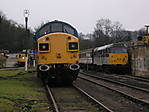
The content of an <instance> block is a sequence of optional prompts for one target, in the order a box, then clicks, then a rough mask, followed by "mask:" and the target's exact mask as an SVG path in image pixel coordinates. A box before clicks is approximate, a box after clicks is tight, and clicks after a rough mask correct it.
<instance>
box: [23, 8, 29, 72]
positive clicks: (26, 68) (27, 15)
mask: <svg viewBox="0 0 149 112" xmlns="http://www.w3.org/2000/svg"><path fill="white" fill-rule="evenodd" d="M28 17H29V10H24V18H25V29H26V33H27V36H28V29H27V28H28V27H27V24H28ZM27 70H28V53H27V49H26V60H25V71H27Z"/></svg>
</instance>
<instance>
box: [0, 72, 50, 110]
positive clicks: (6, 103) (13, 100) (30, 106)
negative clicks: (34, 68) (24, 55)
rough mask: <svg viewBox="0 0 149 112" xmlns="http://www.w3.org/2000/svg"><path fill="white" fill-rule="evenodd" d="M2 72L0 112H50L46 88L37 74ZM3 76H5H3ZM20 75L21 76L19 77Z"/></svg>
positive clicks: (0, 80)
mask: <svg viewBox="0 0 149 112" xmlns="http://www.w3.org/2000/svg"><path fill="white" fill-rule="evenodd" d="M20 73H25V72H24V71H23V70H16V71H15V70H13V71H0V74H1V76H3V77H8V76H9V77H10V76H15V77H10V78H8V79H0V112H35V111H37V112H49V109H48V106H49V104H48V100H47V98H46V96H45V91H44V88H43V86H42V84H41V82H40V80H38V79H37V78H36V76H35V73H25V74H23V75H22V74H20ZM2 74H3V75H2ZM17 74H20V75H17Z"/></svg>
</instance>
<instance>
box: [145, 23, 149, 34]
mask: <svg viewBox="0 0 149 112" xmlns="http://www.w3.org/2000/svg"><path fill="white" fill-rule="evenodd" d="M145 27H146V35H148V34H149V32H148V29H149V25H145Z"/></svg>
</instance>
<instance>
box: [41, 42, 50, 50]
mask: <svg viewBox="0 0 149 112" xmlns="http://www.w3.org/2000/svg"><path fill="white" fill-rule="evenodd" d="M39 50H40V51H48V50H49V44H48V43H41V44H39Z"/></svg>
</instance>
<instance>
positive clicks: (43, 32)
mask: <svg viewBox="0 0 149 112" xmlns="http://www.w3.org/2000/svg"><path fill="white" fill-rule="evenodd" d="M48 32H50V28H49V26H46V27H44V28H43V29H41V31H40V35H44V34H47V33H48Z"/></svg>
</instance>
